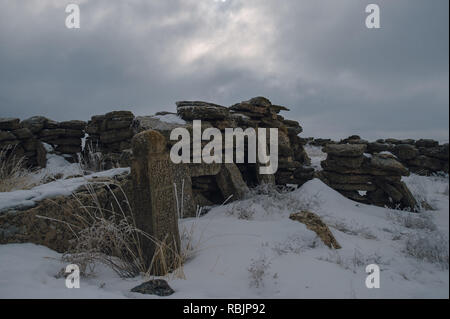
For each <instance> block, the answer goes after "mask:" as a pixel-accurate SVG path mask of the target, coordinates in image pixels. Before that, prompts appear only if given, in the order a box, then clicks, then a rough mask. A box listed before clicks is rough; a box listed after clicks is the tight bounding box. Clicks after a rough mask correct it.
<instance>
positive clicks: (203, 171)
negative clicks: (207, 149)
mask: <svg viewBox="0 0 450 319" xmlns="http://www.w3.org/2000/svg"><path fill="white" fill-rule="evenodd" d="M188 165H189V171H190V174H191V177H198V176H215V175H217V174H219V172H220V170H221V169H222V164H217V163H211V164H205V163H200V164H195V163H191V164H188Z"/></svg>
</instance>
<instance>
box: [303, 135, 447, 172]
mask: <svg viewBox="0 0 450 319" xmlns="http://www.w3.org/2000/svg"><path fill="white" fill-rule="evenodd" d="M308 143H309V144H310V145H314V146H322V147H323V146H325V145H327V144H347V143H348V144H364V145H367V148H366V152H367V153H369V154H376V153H386V152H389V153H392V154H393V155H395V156H396V157H397V159H398V161H400V162H401V163H402V164H403V165H404V166H405V167H406V168H408V169H409V170H410V171H411V172H412V173H416V174H419V175H431V174H435V173H439V172H443V173H448V163H449V144H448V143H445V144H439V142H438V141H435V140H432V139H420V140H413V139H403V140H399V139H395V138H387V139H379V140H377V141H375V142H369V141H367V140H364V139H361V137H359V136H358V135H352V136H349V137H348V138H345V139H342V140H340V141H332V140H331V139H322V138H317V139H312V140H308Z"/></svg>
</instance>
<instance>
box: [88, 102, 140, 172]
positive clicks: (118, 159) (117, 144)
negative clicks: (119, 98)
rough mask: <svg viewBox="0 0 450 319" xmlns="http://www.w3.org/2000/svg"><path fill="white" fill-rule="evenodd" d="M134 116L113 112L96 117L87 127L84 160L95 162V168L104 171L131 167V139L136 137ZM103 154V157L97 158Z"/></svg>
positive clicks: (93, 117)
mask: <svg viewBox="0 0 450 319" xmlns="http://www.w3.org/2000/svg"><path fill="white" fill-rule="evenodd" d="M133 121H134V115H133V113H132V112H130V111H113V112H109V113H106V114H104V115H94V116H92V117H91V120H90V121H89V122H88V124H87V126H86V133H87V134H88V137H87V138H86V145H85V148H84V151H83V158H84V160H85V161H86V162H89V161H91V160H92V159H94V161H96V162H98V161H101V163H95V164H94V166H98V165H100V166H101V167H102V168H103V169H109V168H112V167H116V166H130V164H131V157H132V154H131V153H132V152H131V139H132V137H133V136H134V135H135V133H136V132H135V130H134V129H133V127H132V124H133ZM99 154H101V156H96V155H99Z"/></svg>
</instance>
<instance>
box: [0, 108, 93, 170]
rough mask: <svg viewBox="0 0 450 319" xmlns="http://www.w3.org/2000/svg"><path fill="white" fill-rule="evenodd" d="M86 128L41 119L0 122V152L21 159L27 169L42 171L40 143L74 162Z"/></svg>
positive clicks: (78, 123)
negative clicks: (9, 153)
mask: <svg viewBox="0 0 450 319" xmlns="http://www.w3.org/2000/svg"><path fill="white" fill-rule="evenodd" d="M85 126H86V123H85V122H83V121H76V120H75V121H64V122H56V121H52V120H50V119H48V118H45V117H43V116H34V117H31V118H29V119H26V120H24V121H22V122H20V120H19V119H17V118H0V148H4V147H8V148H10V150H9V151H11V152H14V154H15V155H16V156H17V157H22V156H24V157H25V158H26V160H27V163H28V165H29V166H40V167H45V165H46V150H45V148H44V146H43V144H42V143H47V144H49V145H50V146H52V147H53V149H54V151H55V152H56V153H57V154H60V155H64V156H65V157H66V159H67V160H69V161H76V160H77V153H80V152H81V146H82V145H81V144H82V141H81V138H82V137H84V128H85Z"/></svg>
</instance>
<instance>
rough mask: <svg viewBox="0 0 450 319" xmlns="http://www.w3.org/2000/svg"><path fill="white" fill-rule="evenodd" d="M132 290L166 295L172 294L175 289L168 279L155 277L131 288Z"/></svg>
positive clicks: (146, 293) (147, 293)
mask: <svg viewBox="0 0 450 319" xmlns="http://www.w3.org/2000/svg"><path fill="white" fill-rule="evenodd" d="M131 292H137V293H140V294H145V295H157V296H161V297H166V296H170V295H172V294H173V293H174V292H175V291H174V290H173V289H172V288H170V286H169V284H168V283H167V281H165V280H163V279H154V280H150V281H147V282H144V283H142V284H140V285H139V286H136V287H134V288H133V289H131Z"/></svg>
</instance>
